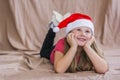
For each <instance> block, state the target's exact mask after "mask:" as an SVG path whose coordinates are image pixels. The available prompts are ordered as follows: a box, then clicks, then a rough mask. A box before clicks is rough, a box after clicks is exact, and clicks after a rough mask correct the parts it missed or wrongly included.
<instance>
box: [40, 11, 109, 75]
mask: <svg viewBox="0 0 120 80" xmlns="http://www.w3.org/2000/svg"><path fill="white" fill-rule="evenodd" d="M49 26H50V27H53V28H50V29H49V31H48V33H47V35H46V38H45V40H44V42H43V46H42V49H41V52H40V56H41V57H45V58H47V59H50V61H51V63H52V64H53V65H54V69H55V71H56V72H57V73H64V72H78V71H91V70H93V71H95V72H97V73H105V72H106V71H108V64H107V62H106V60H105V59H104V55H103V52H102V50H101V49H99V47H98V46H97V44H96V40H95V38H94V25H93V22H92V19H91V18H90V17H89V16H88V15H85V14H81V13H74V14H71V15H70V16H69V17H67V18H66V19H64V20H62V21H61V22H60V23H59V24H58V25H57V26H55V25H54V23H53V22H51V24H50V25H49ZM64 27H66V37H64V38H62V39H60V40H59V41H58V42H57V43H56V44H55V45H53V44H54V38H55V35H56V33H55V32H53V29H54V28H58V29H62V28H64Z"/></svg>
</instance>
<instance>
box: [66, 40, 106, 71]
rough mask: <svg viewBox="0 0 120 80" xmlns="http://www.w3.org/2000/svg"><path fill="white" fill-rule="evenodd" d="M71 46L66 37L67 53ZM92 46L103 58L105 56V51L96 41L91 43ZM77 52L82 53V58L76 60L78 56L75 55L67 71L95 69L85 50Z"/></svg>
mask: <svg viewBox="0 0 120 80" xmlns="http://www.w3.org/2000/svg"><path fill="white" fill-rule="evenodd" d="M69 48H70V46H69V44H68V43H67V40H66V38H65V48H64V53H65V54H66V52H67V51H68V49H69ZM91 48H93V49H94V50H95V52H96V53H97V54H98V55H99V56H100V57H102V58H104V56H103V51H102V50H101V49H100V48H99V47H98V46H97V44H96V41H95V42H93V44H92V45H91ZM76 53H80V60H79V62H78V61H77V60H76V57H74V59H73V61H72V63H71V65H70V66H69V68H68V70H67V72H77V71H90V70H93V64H92V62H91V60H90V59H89V57H88V56H87V54H86V52H85V51H84V50H82V51H81V52H78V51H77V52H76Z"/></svg>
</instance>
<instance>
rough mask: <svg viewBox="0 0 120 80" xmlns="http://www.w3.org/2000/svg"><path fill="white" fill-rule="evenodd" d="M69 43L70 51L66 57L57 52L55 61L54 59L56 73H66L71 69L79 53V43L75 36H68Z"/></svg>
mask: <svg viewBox="0 0 120 80" xmlns="http://www.w3.org/2000/svg"><path fill="white" fill-rule="evenodd" d="M67 42H68V43H69V45H70V49H69V50H68V51H67V53H66V54H65V55H64V53H61V52H59V51H56V52H55V59H54V68H55V71H56V72H58V73H64V72H66V70H67V69H68V68H69V66H70V64H71V62H72V60H73V59H74V56H75V54H76V51H77V43H76V41H75V39H74V34H71V33H70V34H68V37H67Z"/></svg>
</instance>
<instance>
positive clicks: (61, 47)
mask: <svg viewBox="0 0 120 80" xmlns="http://www.w3.org/2000/svg"><path fill="white" fill-rule="evenodd" d="M54 51H60V52H62V53H63V52H64V39H60V40H59V41H58V42H57V43H56V45H55V48H54Z"/></svg>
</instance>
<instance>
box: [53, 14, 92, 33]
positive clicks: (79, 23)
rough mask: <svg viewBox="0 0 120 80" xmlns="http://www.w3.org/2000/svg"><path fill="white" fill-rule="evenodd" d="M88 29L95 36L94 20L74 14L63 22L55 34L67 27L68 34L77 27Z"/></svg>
mask: <svg viewBox="0 0 120 80" xmlns="http://www.w3.org/2000/svg"><path fill="white" fill-rule="evenodd" d="M84 26H85V27H88V28H90V29H91V31H92V34H93V35H94V25H93V22H92V19H91V18H90V17H89V16H88V15H85V14H81V13H74V14H72V15H70V16H69V17H67V18H66V19H64V20H62V21H61V22H60V23H59V24H58V26H57V27H55V28H54V30H53V31H54V32H57V31H59V30H60V29H62V28H65V27H66V34H68V33H69V32H70V31H71V30H73V29H75V28H77V27H84Z"/></svg>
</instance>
